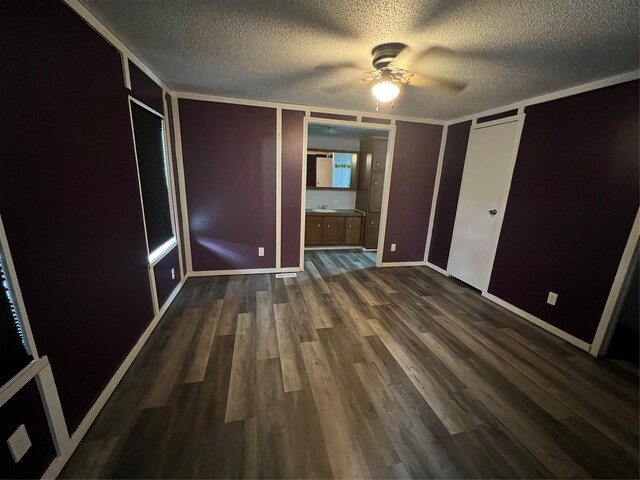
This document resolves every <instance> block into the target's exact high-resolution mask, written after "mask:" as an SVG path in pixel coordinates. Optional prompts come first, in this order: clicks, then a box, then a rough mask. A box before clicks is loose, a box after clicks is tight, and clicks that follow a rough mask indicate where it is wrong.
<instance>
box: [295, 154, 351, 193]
mask: <svg viewBox="0 0 640 480" xmlns="http://www.w3.org/2000/svg"><path fill="white" fill-rule="evenodd" d="M357 165H358V153H357V152H346V151H329V150H309V151H307V188H308V189H318V190H320V189H322V190H333V189H339V190H355V189H356V187H357V185H356V180H357V173H356V172H357V170H356V169H357Z"/></svg>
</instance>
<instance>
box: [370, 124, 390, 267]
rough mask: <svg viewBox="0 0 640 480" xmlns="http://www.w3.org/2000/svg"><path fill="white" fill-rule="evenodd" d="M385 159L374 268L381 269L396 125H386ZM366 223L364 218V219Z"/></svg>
mask: <svg viewBox="0 0 640 480" xmlns="http://www.w3.org/2000/svg"><path fill="white" fill-rule="evenodd" d="M388 127H389V136H388V138H387V158H386V165H385V167H384V184H383V186H382V207H381V208H380V225H379V227H378V249H377V252H376V267H381V266H382V263H383V258H384V242H385V238H386V233H387V219H388V218H389V198H390V194H391V177H392V175H393V155H394V152H395V149H396V125H395V123H394V124H393V125H388ZM365 221H366V217H365Z"/></svg>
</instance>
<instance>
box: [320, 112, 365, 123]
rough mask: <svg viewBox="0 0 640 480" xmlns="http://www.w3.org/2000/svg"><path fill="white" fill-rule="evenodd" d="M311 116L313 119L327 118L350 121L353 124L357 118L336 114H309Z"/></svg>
mask: <svg viewBox="0 0 640 480" xmlns="http://www.w3.org/2000/svg"><path fill="white" fill-rule="evenodd" d="M311 116H312V117H314V118H329V119H331V120H350V121H353V122H355V121H356V120H357V119H358V117H357V116H355V115H340V114H338V113H322V112H311Z"/></svg>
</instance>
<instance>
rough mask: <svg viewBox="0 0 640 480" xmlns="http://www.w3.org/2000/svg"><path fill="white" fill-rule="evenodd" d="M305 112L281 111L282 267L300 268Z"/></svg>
mask: <svg viewBox="0 0 640 480" xmlns="http://www.w3.org/2000/svg"><path fill="white" fill-rule="evenodd" d="M303 140H304V112H299V111H295V110H283V111H282V216H281V226H282V233H281V245H282V246H281V253H280V265H281V266H282V267H283V268H286V267H298V266H300V214H301V212H300V210H301V208H302V203H301V197H302V154H303V151H302V143H303Z"/></svg>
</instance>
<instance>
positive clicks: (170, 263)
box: [153, 246, 180, 308]
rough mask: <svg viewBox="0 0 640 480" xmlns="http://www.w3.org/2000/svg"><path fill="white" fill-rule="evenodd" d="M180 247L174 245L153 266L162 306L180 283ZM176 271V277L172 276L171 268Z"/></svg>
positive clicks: (157, 291)
mask: <svg viewBox="0 0 640 480" xmlns="http://www.w3.org/2000/svg"><path fill="white" fill-rule="evenodd" d="M178 253H179V252H178V247H177V246H176V247H174V248H173V250H171V251H170V252H169V253H167V254H166V255H165V256H164V257H163V258H162V259H161V260H160V261H159V262H158V263H156V264H155V265H154V267H153V275H154V277H155V279H156V293H157V294H158V305H159V306H160V308H162V306H163V305H164V302H166V301H167V298H169V295H171V292H173V291H174V290H175V289H176V287H177V286H178V284H179V283H180V260H179V258H178ZM172 268H173V269H174V271H175V278H174V279H172V278H171V269H172Z"/></svg>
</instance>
